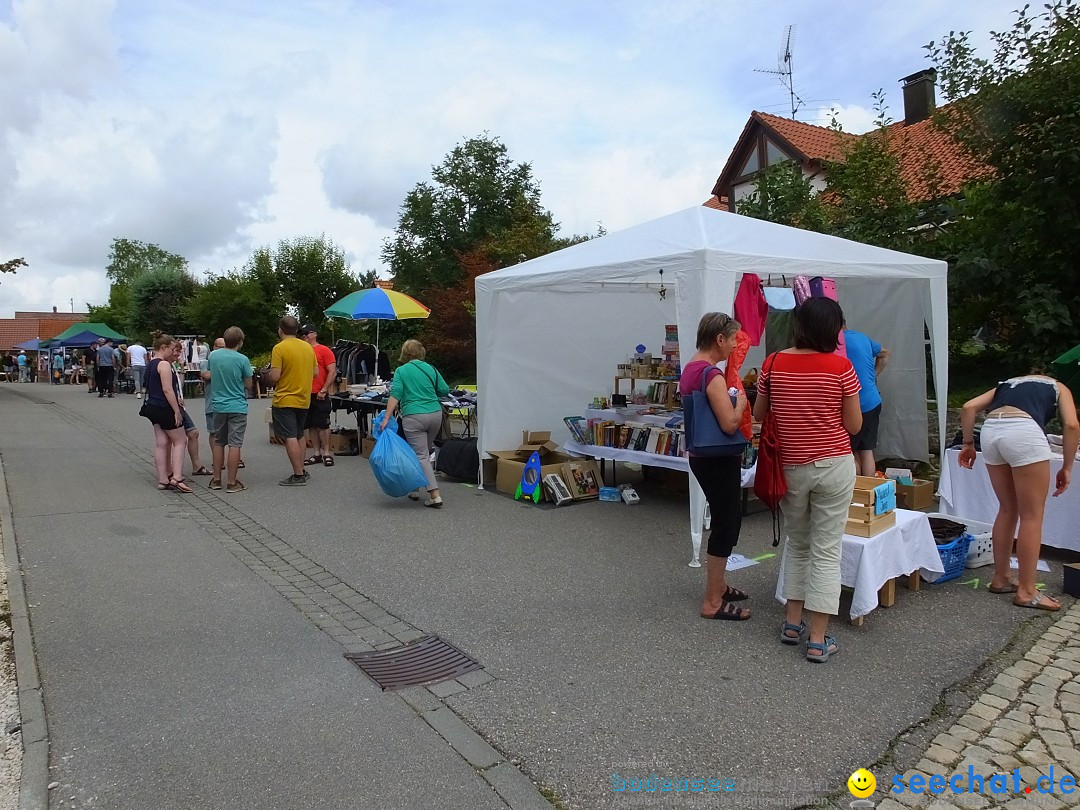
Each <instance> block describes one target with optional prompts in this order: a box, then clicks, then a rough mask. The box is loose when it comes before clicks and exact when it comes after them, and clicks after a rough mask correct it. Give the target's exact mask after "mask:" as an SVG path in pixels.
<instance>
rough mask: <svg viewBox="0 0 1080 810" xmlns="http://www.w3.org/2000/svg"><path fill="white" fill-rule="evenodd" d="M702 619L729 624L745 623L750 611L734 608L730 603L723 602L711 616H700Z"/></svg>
mask: <svg viewBox="0 0 1080 810" xmlns="http://www.w3.org/2000/svg"><path fill="white" fill-rule="evenodd" d="M701 618H703V619H721V620H724V621H730V622H741V621H746V620H747V619H749V618H750V611H749V610H743V609H742V608H740V607H736V606H735V605H733V604H732V603H731V602H724V603H723V605H722V606H721V607H720V609H719V610H718V611H716V613H714V614H713V615H712V616H702V617H701Z"/></svg>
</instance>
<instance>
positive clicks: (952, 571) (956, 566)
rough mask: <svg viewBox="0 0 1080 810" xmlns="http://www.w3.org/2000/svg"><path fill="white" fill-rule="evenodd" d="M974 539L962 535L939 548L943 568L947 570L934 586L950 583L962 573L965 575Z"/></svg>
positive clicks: (967, 535) (968, 535) (936, 580)
mask: <svg viewBox="0 0 1080 810" xmlns="http://www.w3.org/2000/svg"><path fill="white" fill-rule="evenodd" d="M972 540H974V538H973V537H972V536H971V535H970V534H966V533H965V534H962V535H960V536H959V537H957V538H956V539H955V540H953V541H952V542H951V543H946V544H945V545H943V546H938V547H937V550H938V556H940V557H941V567H942V568H944V569H945V573H944V574H942V575H941V576H940V577H938V578H937V579H935V580H934V584H935V585H938V584H940V583H942V582H948V581H949V580H950V579H956V578H957V577H959V576H960V575H961V574H962V573H964V565H965V564H966V563H967V553H968V546H970V545H971V541H972Z"/></svg>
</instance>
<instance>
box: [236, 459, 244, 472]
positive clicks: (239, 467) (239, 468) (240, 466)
mask: <svg viewBox="0 0 1080 810" xmlns="http://www.w3.org/2000/svg"><path fill="white" fill-rule="evenodd" d="M246 466H247V465H246V464H245V463H244V460H243V459H240V461H239V463H237V465H236V469H238V470H242V469H244V467H246Z"/></svg>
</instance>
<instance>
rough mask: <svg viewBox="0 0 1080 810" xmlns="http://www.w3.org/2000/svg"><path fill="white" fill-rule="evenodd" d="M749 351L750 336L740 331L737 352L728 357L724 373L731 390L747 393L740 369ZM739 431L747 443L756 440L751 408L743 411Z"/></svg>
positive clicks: (736, 338) (736, 336)
mask: <svg viewBox="0 0 1080 810" xmlns="http://www.w3.org/2000/svg"><path fill="white" fill-rule="evenodd" d="M749 351H750V336H749V335H748V334H746V332H745V330H743V329H740V330H739V331H738V332H736V333H735V350H734V351H733V352H732V353H731V354H730V355H728V361H727V369H725V371H724V378H725V382H727V386H728V388H729V389H731V388H737V389H738V390H740V391H743V392H745V391H746V389H745V388H744V387H743V381H742V374H741V373H740V371H739V369H740V368H741V367H742V364H743V360H745V359H746V355H747V353H748V352H749ZM739 430H741V431H742V434H743V436H745V437H746V439H747V441H749V440H750V439H753V438H754V416H753V414H752V413H751V412H750V407H749V406H747V408H746V410H744V411H743V415H742V421H741V422H740V423H739Z"/></svg>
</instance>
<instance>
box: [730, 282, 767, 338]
mask: <svg viewBox="0 0 1080 810" xmlns="http://www.w3.org/2000/svg"><path fill="white" fill-rule="evenodd" d="M768 319H769V302H768V301H766V300H765V293H764V292H762V290H761V279H760V278H758V277H757V276H756V275H754V274H753V273H743V277H742V281H741V282H740V283H739V291H738V292H737V293H735V320H737V321H738V322H739V323H740V324H741V325H742V328H743V331H744V332H746V334H747V336H748V337H749V338H750V345H751V346H757V345H758V344H759V343H761V336H762V335H763V334H765V322H766V321H767V320H768Z"/></svg>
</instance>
